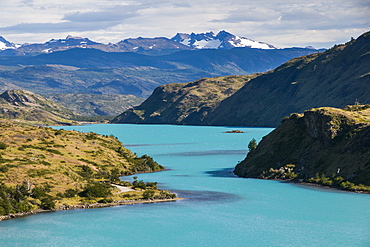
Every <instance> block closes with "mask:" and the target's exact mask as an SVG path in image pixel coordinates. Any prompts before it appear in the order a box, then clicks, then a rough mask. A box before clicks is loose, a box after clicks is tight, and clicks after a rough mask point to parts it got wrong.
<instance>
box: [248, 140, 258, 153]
mask: <svg viewBox="0 0 370 247" xmlns="http://www.w3.org/2000/svg"><path fill="white" fill-rule="evenodd" d="M256 148H257V141H256V139H254V138H253V139H252V140H251V141H250V142H249V144H248V150H249V152H251V151H253V150H255V149H256Z"/></svg>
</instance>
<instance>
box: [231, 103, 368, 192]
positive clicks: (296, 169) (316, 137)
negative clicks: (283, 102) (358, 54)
mask: <svg viewBox="0 0 370 247" xmlns="http://www.w3.org/2000/svg"><path fill="white" fill-rule="evenodd" d="M369 158H370V105H354V106H348V107H346V108H345V109H338V108H331V107H322V108H314V109H311V110H308V111H305V112H304V114H296V113H294V114H292V115H291V116H290V117H289V118H286V119H284V120H283V122H282V124H281V125H280V126H279V127H277V128H276V129H275V130H274V131H272V132H271V133H270V134H268V135H267V136H265V137H264V138H263V139H262V141H261V142H260V143H259V144H258V146H257V147H256V148H253V147H252V148H251V151H250V152H249V153H248V155H247V157H246V159H245V160H243V161H242V162H241V163H239V164H238V165H237V166H236V168H235V171H234V172H235V174H236V175H238V176H242V177H254V178H278V179H288V180H296V181H307V182H312V183H319V184H323V185H328V186H335V187H339V188H342V189H350V190H363V189H367V190H369V191H370V187H368V188H365V186H362V185H360V186H355V184H357V185H359V184H363V185H368V186H369V185H370V159H369Z"/></svg>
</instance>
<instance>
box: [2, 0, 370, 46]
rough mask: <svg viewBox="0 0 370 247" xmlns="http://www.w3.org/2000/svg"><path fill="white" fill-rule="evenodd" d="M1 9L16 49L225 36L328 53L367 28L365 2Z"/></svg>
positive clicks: (15, 4)
mask: <svg viewBox="0 0 370 247" xmlns="http://www.w3.org/2000/svg"><path fill="white" fill-rule="evenodd" d="M0 9H1V20H2V21H1V24H0V35H2V36H4V37H5V38H6V39H8V40H10V41H12V42H17V43H23V42H45V40H50V39H52V38H60V37H65V35H67V34H72V35H78V36H84V37H88V38H90V39H92V40H96V41H99V42H105V43H107V42H118V41H119V40H122V39H125V38H128V37H138V36H142V37H155V36H166V37H172V36H173V35H175V34H176V33H177V32H207V31H214V32H218V31H220V30H227V31H229V32H232V33H234V34H236V35H240V36H244V37H247V38H251V39H255V40H257V41H264V42H267V43H271V44H273V45H276V46H280V47H287V46H306V45H313V46H315V47H330V46H332V45H334V44H336V43H342V42H345V41H347V40H349V39H350V37H351V36H353V37H357V36H358V35H360V34H361V33H363V32H365V31H368V30H369V27H370V17H369V16H370V15H369V13H370V3H369V1H368V0H351V1H348V0H336V1H334V0H328V1H320V0H308V1H299V0H280V1H274V0H259V1H255V0H254V1H250V0H227V1H226V0H212V1H211V0H197V1H194V0H184V1H181V3H179V2H178V1H177V0H158V1H152V0H129V1H126V0H124V1H122V0H89V1H87V0H74V1H73V2H69V1H67V2H59V3H52V2H51V1H49V0H19V1H14V0H13V1H10V0H2V1H1V3H0Z"/></svg>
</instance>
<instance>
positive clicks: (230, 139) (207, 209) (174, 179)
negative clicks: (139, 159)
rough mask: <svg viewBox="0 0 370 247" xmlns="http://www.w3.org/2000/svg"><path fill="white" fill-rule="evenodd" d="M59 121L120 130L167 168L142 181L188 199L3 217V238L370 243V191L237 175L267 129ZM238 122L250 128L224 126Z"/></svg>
mask: <svg viewBox="0 0 370 247" xmlns="http://www.w3.org/2000/svg"><path fill="white" fill-rule="evenodd" d="M58 128H63V129H75V130H79V131H83V132H89V131H93V132H97V133H100V134H105V135H110V134H113V135H115V136H117V137H118V138H119V139H120V140H121V141H122V143H123V144H124V146H125V147H127V148H128V149H130V150H132V151H133V152H135V153H137V154H138V155H143V154H148V155H150V156H152V157H153V158H154V159H155V160H156V161H157V162H158V163H160V164H162V165H164V166H165V167H166V168H168V169H169V170H166V171H162V172H157V173H150V174H138V175H137V176H138V178H139V180H144V181H149V182H158V185H159V187H160V188H161V189H168V190H170V191H173V192H176V193H177V194H178V195H179V197H183V198H185V199H184V200H179V201H176V202H166V203H153V204H138V205H124V206H116V207H111V208H101V209H87V210H69V211H58V212H53V213H44V214H38V215H32V216H28V217H24V218H19V219H14V220H7V221H2V222H0V246H364V247H365V246H367V247H368V246H370V195H366V194H356V193H348V192H341V191H336V190H328V189H322V188H318V187H315V186H299V185H294V184H290V183H284V182H278V181H269V180H257V179H246V178H238V177H235V176H233V174H232V170H233V168H234V167H235V165H236V164H237V163H238V162H239V161H241V160H242V159H244V157H245V155H246V153H247V151H246V150H247V145H248V142H249V141H250V140H251V139H252V138H255V139H257V140H258V141H259V140H260V139H261V138H262V137H263V136H265V135H266V134H268V133H269V132H270V131H272V129H270V128H245V127H238V128H235V127H199V126H173V125H130V124H127V125H106V124H102V125H85V126H72V127H58ZM234 129H239V130H242V131H244V132H245V133H242V134H240V133H233V134H231V133H224V132H225V131H228V130H234ZM123 179H130V178H123Z"/></svg>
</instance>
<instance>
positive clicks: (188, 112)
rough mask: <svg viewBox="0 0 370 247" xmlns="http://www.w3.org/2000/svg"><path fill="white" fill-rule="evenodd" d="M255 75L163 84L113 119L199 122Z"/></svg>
mask: <svg viewBox="0 0 370 247" xmlns="http://www.w3.org/2000/svg"><path fill="white" fill-rule="evenodd" d="M256 76H257V74H254V75H250V76H226V77H216V78H204V79H200V80H197V81H194V82H188V83H181V84H180V83H173V84H168V85H164V86H160V87H158V88H157V89H156V90H155V91H154V93H153V94H152V95H151V96H150V97H149V98H148V99H147V100H146V101H145V102H143V103H142V104H141V105H140V106H137V107H134V108H133V109H131V110H128V111H126V112H124V113H123V114H121V115H119V116H118V117H116V118H115V119H113V120H112V122H113V123H166V124H200V123H202V121H203V120H204V119H205V118H206V117H207V116H208V114H209V113H211V112H212V111H213V110H214V109H215V108H216V107H217V106H218V104H219V103H220V102H221V101H222V100H224V99H225V98H227V97H229V96H230V95H232V94H233V93H235V92H236V91H237V90H239V89H240V88H241V87H242V86H243V85H244V84H245V83H247V82H248V81H250V80H251V79H252V78H255V77H256Z"/></svg>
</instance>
